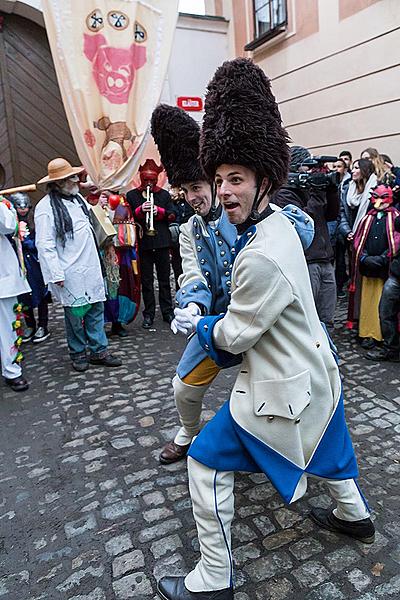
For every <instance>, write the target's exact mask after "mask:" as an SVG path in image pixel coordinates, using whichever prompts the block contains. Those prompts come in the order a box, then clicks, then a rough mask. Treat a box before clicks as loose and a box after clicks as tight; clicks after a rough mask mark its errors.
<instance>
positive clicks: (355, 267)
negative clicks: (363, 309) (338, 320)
mask: <svg viewBox="0 0 400 600" xmlns="http://www.w3.org/2000/svg"><path fill="white" fill-rule="evenodd" d="M379 212H386V213H387V218H386V235H387V239H388V244H389V251H388V255H387V256H388V259H389V262H391V260H392V258H393V257H394V255H395V254H396V253H397V251H398V250H399V248H400V233H398V232H397V231H396V230H395V228H394V221H395V219H396V217H398V216H399V215H400V211H399V210H397V208H394V207H393V206H388V207H387V208H385V209H384V210H383V211H382V209H379V210H377V209H376V208H373V209H372V210H370V211H369V212H368V213H367V214H366V215H365V216H364V217H363V218H362V219H361V222H360V224H359V226H358V228H357V231H356V234H355V236H354V250H353V253H352V267H351V273H352V275H351V281H350V285H349V307H348V315H347V323H346V327H347V329H353V327H354V309H355V295H356V288H357V279H358V275H359V265H360V259H361V256H362V254H363V251H364V248H365V244H366V241H367V239H368V234H369V232H370V229H371V226H372V223H373V222H374V219H375V218H376V216H377V214H378V213H379Z"/></svg>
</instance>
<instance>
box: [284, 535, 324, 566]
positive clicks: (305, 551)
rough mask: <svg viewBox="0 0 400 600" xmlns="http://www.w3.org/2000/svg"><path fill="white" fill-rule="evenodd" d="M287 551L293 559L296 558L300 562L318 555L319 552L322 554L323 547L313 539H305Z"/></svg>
mask: <svg viewBox="0 0 400 600" xmlns="http://www.w3.org/2000/svg"><path fill="white" fill-rule="evenodd" d="M289 551H290V552H291V553H292V554H293V556H294V557H295V558H297V560H300V561H301V560H306V559H307V558H310V557H311V556H313V555H314V554H319V552H322V551H323V546H322V544H321V543H320V542H319V541H318V540H315V539H314V538H307V539H304V540H299V541H298V542H296V543H295V544H292V545H291V546H290V548H289Z"/></svg>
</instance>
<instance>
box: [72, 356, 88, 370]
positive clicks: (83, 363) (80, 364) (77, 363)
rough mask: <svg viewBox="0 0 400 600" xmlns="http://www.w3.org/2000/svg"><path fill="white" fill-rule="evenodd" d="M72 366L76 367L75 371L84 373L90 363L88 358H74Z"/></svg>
mask: <svg viewBox="0 0 400 600" xmlns="http://www.w3.org/2000/svg"><path fill="white" fill-rule="evenodd" d="M72 368H73V369H74V371H78V373H83V372H84V371H87V370H88V368H89V363H88V361H87V360H86V358H85V359H83V360H73V361H72Z"/></svg>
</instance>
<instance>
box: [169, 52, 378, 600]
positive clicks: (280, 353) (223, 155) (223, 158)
mask: <svg viewBox="0 0 400 600" xmlns="http://www.w3.org/2000/svg"><path fill="white" fill-rule="evenodd" d="M205 107H206V108H205V119H204V125H203V131H202V139H201V151H200V157H201V163H202V166H203V169H204V171H205V172H206V174H207V175H208V176H209V177H210V178H213V179H214V180H215V182H216V185H217V191H218V196H219V198H220V201H221V203H222V205H223V207H224V209H225V211H226V212H227V214H228V217H229V219H230V220H231V222H233V223H234V224H235V225H236V228H237V232H238V235H239V239H238V241H237V243H236V245H235V248H234V252H233V253H232V257H233V258H234V262H233V268H232V276H231V290H232V295H231V302H230V304H229V306H228V309H227V311H226V313H224V314H221V315H217V316H206V317H201V316H199V315H196V316H192V318H191V323H192V327H193V328H196V331H197V335H198V338H199V341H200V344H201V345H202V347H203V349H204V350H205V351H206V352H207V354H208V355H209V356H210V358H212V359H213V360H214V362H216V364H218V365H220V366H223V365H225V364H227V363H228V362H229V361H230V360H232V358H234V357H238V356H240V357H241V361H242V362H241V366H240V372H239V373H238V376H237V379H236V382H235V385H234V387H233V391H232V393H231V397H230V400H229V401H228V402H226V403H225V404H224V405H223V407H222V408H221V409H220V411H219V412H218V413H217V414H216V416H215V417H214V418H213V419H212V420H211V421H210V422H209V423H208V424H207V425H206V427H205V428H204V429H203V430H202V431H201V432H200V434H199V435H198V436H197V438H196V439H195V440H194V442H193V443H192V445H191V447H190V449H189V452H188V456H189V459H188V471H189V488H190V495H191V499H192V504H193V514H194V518H195V521H196V525H197V530H198V536H199V542H200V552H201V558H200V561H199V563H198V564H197V565H196V567H195V568H194V569H193V570H192V571H191V572H190V573H189V575H187V576H186V578H184V577H164V578H163V579H161V581H160V582H159V587H158V591H159V594H160V596H161V598H163V599H164V600H195V599H197V600H214V599H218V600H231V599H232V598H233V566H232V565H233V562H232V553H231V535H230V530H231V523H232V519H233V512H234V508H233V505H234V497H233V485H234V475H233V474H234V471H249V472H264V473H265V474H266V475H267V477H268V478H269V480H270V481H271V483H272V484H273V485H274V486H275V488H276V490H277V491H278V492H279V494H280V495H281V497H282V498H283V500H284V501H285V502H286V503H291V502H293V501H295V500H297V499H299V498H300V497H302V496H303V495H304V493H305V492H306V489H307V477H308V475H314V476H317V477H323V478H324V479H325V480H326V483H327V485H328V486H329V490H330V492H331V493H332V495H333V496H334V498H335V500H336V502H337V508H336V509H335V510H334V511H330V510H322V509H315V510H314V511H313V514H312V517H313V519H314V520H315V521H316V522H317V523H318V524H319V525H320V526H321V527H325V528H327V529H330V530H333V531H339V532H341V533H345V534H347V535H349V536H352V537H355V538H357V539H359V540H361V541H363V542H368V543H370V542H372V541H373V539H374V526H373V524H372V522H371V520H370V518H369V511H368V508H367V506H366V504H365V501H364V499H363V497H362V496H361V493H360V492H359V489H358V487H357V484H356V483H355V481H354V478H355V477H356V476H357V465H356V460H355V456H354V452H353V448H352V445H351V441H350V437H349V434H348V431H347V428H346V424H345V420H344V410H343V396H342V391H341V381H340V376H339V372H338V368H337V365H336V361H335V358H334V356H333V354H332V351H331V347H330V343H329V339H328V337H327V336H326V334H325V331H324V329H323V327H322V325H321V323H320V321H319V319H318V315H317V312H316V308H315V304H314V300H313V296H312V291H311V285H310V281H309V277H308V271H307V265H306V261H305V258H304V254H303V251H302V247H301V245H300V243H299V238H298V236H297V235H296V234H295V232H294V231H293V227H292V226H291V225H290V223H289V222H288V220H287V219H284V218H283V217H282V215H281V214H279V213H278V212H274V211H272V209H271V208H270V207H269V205H268V194H270V193H273V192H274V191H275V190H277V189H278V188H279V187H280V186H281V185H282V184H283V183H284V182H285V180H286V177H287V169H288V163H289V149H288V146H287V135H286V132H285V130H284V129H283V127H282V125H281V118H280V114H279V111H278V108H277V105H276V103H275V99H274V97H273V95H272V93H271V89H270V83H269V80H268V79H267V78H266V76H265V74H264V73H263V71H262V70H261V69H260V68H259V67H257V66H256V65H254V64H253V63H252V61H250V60H247V59H236V60H234V61H230V62H227V63H224V64H223V65H222V67H220V68H219V69H218V70H217V72H216V74H215V76H214V78H213V80H212V81H211V82H210V84H209V87H208V93H207V97H206V104H205Z"/></svg>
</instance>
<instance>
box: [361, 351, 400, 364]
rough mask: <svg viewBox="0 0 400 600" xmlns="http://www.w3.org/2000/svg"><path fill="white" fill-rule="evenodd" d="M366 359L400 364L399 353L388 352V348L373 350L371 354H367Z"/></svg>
mask: <svg viewBox="0 0 400 600" xmlns="http://www.w3.org/2000/svg"><path fill="white" fill-rule="evenodd" d="M365 358H367V359H368V360H379V361H380V360H382V361H388V362H400V355H399V352H394V351H393V350H387V349H386V348H376V349H375V350H371V352H367V354H366V355H365Z"/></svg>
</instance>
